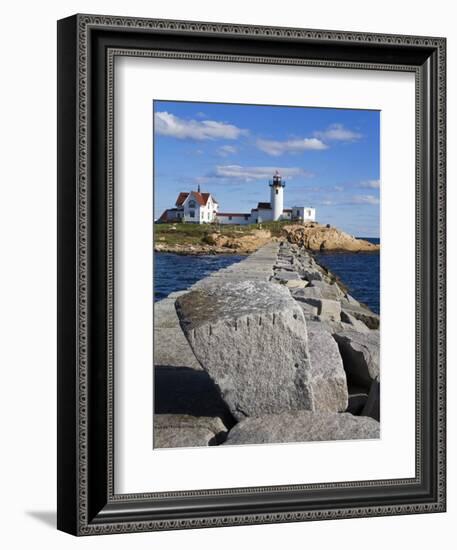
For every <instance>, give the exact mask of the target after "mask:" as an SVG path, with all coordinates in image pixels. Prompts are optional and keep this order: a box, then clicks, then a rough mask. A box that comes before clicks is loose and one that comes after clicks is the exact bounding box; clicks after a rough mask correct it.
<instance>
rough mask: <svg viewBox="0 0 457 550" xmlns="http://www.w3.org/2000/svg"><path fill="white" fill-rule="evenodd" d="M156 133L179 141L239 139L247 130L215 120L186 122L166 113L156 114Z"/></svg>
mask: <svg viewBox="0 0 457 550" xmlns="http://www.w3.org/2000/svg"><path fill="white" fill-rule="evenodd" d="M154 122H155V132H156V133H157V134H159V135H162V136H170V137H175V138H177V139H196V140H200V141H201V140H206V139H210V140H214V139H238V138H239V137H240V136H241V135H246V134H247V133H248V131H247V130H243V129H242V128H238V127H237V126H234V125H233V124H227V123H226V122H217V121H215V120H201V121H200V120H185V119H183V118H179V117H177V116H175V115H173V114H171V113H168V112H166V111H160V112H157V113H155V116H154Z"/></svg>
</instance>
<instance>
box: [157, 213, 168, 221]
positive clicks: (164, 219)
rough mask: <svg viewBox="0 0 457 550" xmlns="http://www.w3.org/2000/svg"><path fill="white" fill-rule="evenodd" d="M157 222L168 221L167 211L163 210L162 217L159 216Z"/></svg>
mask: <svg viewBox="0 0 457 550" xmlns="http://www.w3.org/2000/svg"><path fill="white" fill-rule="evenodd" d="M157 221H158V222H167V221H168V210H164V211H163V212H162V215H161V216H160V218H159V219H158V220H157Z"/></svg>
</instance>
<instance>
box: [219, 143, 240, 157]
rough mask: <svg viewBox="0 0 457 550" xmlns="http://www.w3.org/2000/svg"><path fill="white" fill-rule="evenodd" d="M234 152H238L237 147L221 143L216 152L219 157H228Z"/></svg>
mask: <svg viewBox="0 0 457 550" xmlns="http://www.w3.org/2000/svg"><path fill="white" fill-rule="evenodd" d="M235 153H238V149H237V148H236V147H234V146H233V145H222V147H219V149H218V150H217V154H218V155H219V156H220V157H228V156H229V155H234V154H235Z"/></svg>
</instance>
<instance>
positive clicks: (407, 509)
mask: <svg viewBox="0 0 457 550" xmlns="http://www.w3.org/2000/svg"><path fill="white" fill-rule="evenodd" d="M68 20H72V22H73V24H74V23H75V22H76V25H75V27H77V31H76V32H75V33H74V36H75V41H74V44H75V49H76V44H77V55H75V59H74V62H75V65H76V66H75V73H74V74H75V75H76V74H77V82H76V83H75V84H77V85H76V86H74V88H75V89H76V90H77V94H78V98H77V99H76V98H74V104H75V110H74V111H73V113H75V112H77V113H78V115H77V120H75V121H74V123H75V124H76V126H77V130H78V138H79V140H78V143H75V147H74V151H76V150H77V151H78V154H77V158H75V159H74V160H75V164H73V165H72V166H73V167H74V166H76V170H77V180H78V184H77V194H76V196H77V199H78V218H77V220H76V224H74V226H73V229H75V228H76V226H77V231H76V233H77V234H76V235H75V241H74V243H75V245H76V244H77V247H76V248H77V251H76V253H77V259H78V261H77V265H75V266H74V267H75V269H74V273H73V274H72V275H73V280H74V279H75V274H76V273H77V277H78V280H77V282H76V284H75V288H76V286H77V289H78V291H77V292H78V296H77V297H75V302H76V301H77V300H79V303H78V307H77V315H78V317H77V322H78V327H77V331H78V332H77V338H78V341H77V342H76V346H75V348H74V349H77V350H78V364H77V366H76V371H73V372H77V374H78V376H79V378H78V380H73V389H74V400H73V401H72V403H75V402H76V405H77V409H78V410H77V415H78V417H77V419H75V423H74V424H73V427H74V426H76V424H77V426H78V427H77V429H76V430H75V431H76V432H77V433H76V434H75V433H74V431H73V432H72V434H73V435H75V437H73V443H72V445H73V448H74V451H75V456H74V462H75V470H77V482H76V485H77V487H73V491H72V493H71V494H74V493H76V492H77V495H76V497H75V499H74V500H73V503H72V505H71V506H68V507H66V508H65V506H64V508H63V509H62V514H63V515H67V514H68V513H70V512H71V513H73V512H75V510H76V514H75V517H76V515H77V526H76V529H75V530H73V528H74V522H71V528H68V529H67V528H65V527H66V525H67V524H65V521H63V520H61V521H60V522H59V528H62V529H63V530H67V531H68V532H72V533H74V534H75V531H76V534H84V535H88V534H108V533H119V532H134V531H150V530H166V529H187V528H202V527H212V526H224V525H225V526H227V525H247V524H259V523H277V522H283V521H287V522H291V521H307V520H319V519H337V518H350V517H369V516H376V515H395V514H405V513H411V514H412V513H424V512H437V511H443V510H444V507H445V489H444V488H443V489H442V490H440V491H438V494H437V499H436V500H435V501H434V502H428V503H422V504H413V505H408V506H406V505H393V506H385V505H382V506H376V505H374V506H370V507H365V508H363V509H362V508H345V509H331V510H312V511H308V512H294V513H265V514H263V513H262V514H256V515H255V516H254V515H248V516H236V515H235V516H230V517H217V518H211V517H208V518H199V519H192V520H191V519H187V520H185V519H183V520H170V521H154V520H151V521H147V520H145V521H139V522H137V521H131V522H129V521H126V522H125V523H111V524H108V523H106V524H103V523H102V524H98V525H95V524H89V522H88V517H87V498H88V488H89V487H88V477H87V476H88V472H87V424H86V418H85V416H86V414H87V402H86V393H87V321H88V319H87V284H86V276H87V246H88V245H89V243H88V241H87V237H88V232H87V203H86V201H87V180H86V173H87V170H86V168H87V167H86V158H87V157H86V155H87V141H86V135H87V114H88V113H87V112H88V99H87V91H88V83H87V78H88V72H87V71H88V34H89V33H88V30H89V27H94V26H95V27H98V28H107V29H108V28H111V30H113V28H114V29H119V30H120V31H121V30H127V29H131V30H133V29H136V30H140V29H141V30H143V31H144V30H156V31H158V32H160V31H169V32H176V33H188V34H191V33H198V34H202V33H204V34H208V35H211V36H215V35H220V34H229V35H232V34H233V35H238V36H239V35H244V36H245V37H247V38H250V37H252V38H255V37H256V36H262V37H265V36H270V37H271V38H293V39H303V40H318V41H322V42H326V41H338V40H341V41H343V42H354V43H356V44H360V45H363V44H368V43H371V44H376V43H377V44H382V45H386V44H390V45H391V46H397V45H398V46H409V47H415V46H417V47H429V48H431V49H433V50H435V52H438V54H439V59H440V62H439V64H438V69H437V74H436V77H437V80H439V85H438V86H437V88H438V89H437V90H435V89H434V90H433V92H434V93H436V96H437V98H436V101H437V103H438V105H439V106H440V115H439V116H438V120H437V121H435V122H436V123H437V126H438V132H439V134H440V136H441V137H440V138H439V139H438V143H437V148H438V157H439V158H440V159H441V160H442V162H443V165H441V164H440V167H441V166H443V168H442V170H441V168H440V174H439V177H438V180H439V185H438V189H437V195H436V197H437V201H438V203H439V205H440V206H443V205H444V200H445V196H444V180H445V175H444V173H445V168H444V155H445V137H444V136H443V135H442V134H443V131H444V124H445V84H444V79H445V69H444V62H445V39H442V38H433V37H414V36H403V35H384V34H371V33H357V32H340V31H318V30H307V29H289V28H275V27H264V26H262V27H255V26H252V25H233V24H223V23H204V22H190V21H166V20H154V19H137V18H131V17H127V18H125V17H115V16H114V17H112V16H103V15H100V16H98V15H93V16H92V15H77V16H73V18H69V19H68ZM64 21H67V20H62V21H61V22H59V24H62V28H63V23H64ZM67 39H68V37H67ZM62 43H63V44H65V40H63V42H62ZM59 45H61V44H60V42H59ZM59 67H61V65H59ZM361 68H363V67H361ZM62 101H63V98H62V96H61V95H60V93H59V102H62ZM59 120H60V115H59ZM59 128H60V126H59ZM67 131H68V128H67ZM59 135H60V134H59ZM62 135H63V134H62ZM75 141H76V140H75ZM59 156H60V155H59ZM71 170H73V168H71ZM71 170H70V171H71ZM59 174H60V172H59ZM73 175H74V172H73ZM74 183H75V182H73V184H74ZM59 190H60V192H62V189H61V178H60V176H59ZM64 203H65V204H64V206H65V205H67V206H68V204H69V203H67V202H65V201H64ZM60 205H61V203H60V202H59V206H60ZM73 207H74V203H73ZM67 223H68V220H67ZM444 224H445V220H444V213H443V215H442V216H439V217H438V219H437V228H438V238H437V241H435V243H434V244H436V245H437V248H438V250H439V252H438V254H439V257H440V258H441V255H442V253H443V251H444V249H445V236H444V229H445V225H444ZM60 229H63V230H64V231H65V228H63V227H61V224H60V222H59V230H60ZM62 252H63V251H62V246H61V242H60V241H59V255H60V256H61V260H60V261H63V253H62ZM73 261H74V259H73ZM444 261H445V260H444V258H442V259H441V260H439V261H438V270H437V271H438V273H437V277H438V280H439V284H438V296H434V297H433V298H434V301H436V302H437V304H438V307H439V314H438V320H437V322H438V325H439V327H438V329H439V335H440V336H439V337H438V342H437V347H438V352H439V358H438V362H437V367H438V374H439V380H440V381H441V383H440V384H439V385H438V401H439V402H440V404H441V407H442V405H443V403H444V399H445V396H444V376H445V373H444V347H443V346H444V344H445V341H444V322H445V317H444V316H445V312H444V309H443V308H444V301H445V280H444V271H443V270H444V267H445V264H444ZM59 267H60V268H62V266H61V263H60V262H59ZM59 281H60V277H59ZM61 292H62V289H61V287H60V283H59V293H61ZM59 295H60V294H59ZM67 298H68V297H67ZM59 304H60V306H62V303H61V302H60V301H59ZM60 306H59V307H60ZM61 310H62V308H61V307H60V309H59V311H61ZM75 313H76V312H75ZM60 319H61V318H60V317H59V321H60ZM62 320H63V317H62ZM59 343H60V344H61V345H62V333H59ZM437 357H438V356H437ZM72 360H73V362H74V358H73V359H72ZM62 372H63V369H62V361H61V359H59V373H60V375H62ZM65 372H66V371H65ZM66 387H67V386H66ZM59 388H60V386H59ZM59 393H60V389H59ZM60 401H62V399H61V398H60ZM61 412H65V409H64V408H62V407H60V406H59V415H60V413H61ZM71 414H73V415H76V411H73V412H72V413H71ZM444 414H445V412H444V410H443V408H441V409H440V412H439V413H438V422H437V423H438V425H439V427H441V428H443V429H444V422H445V420H444ZM60 425H61V426H62V423H61V424H60ZM62 434H63V430H62V429H61V428H59V436H61V435H62ZM76 441H77V442H78V443H77V445H76ZM436 444H437V446H438V453H439V454H441V456H442V459H441V460H442V461H441V462H440V465H439V467H438V479H437V480H436V481H437V484H438V483H441V484H442V483H444V476H445V440H444V435H442V436H440V437H438V438H437V441H436ZM62 446H63V443H59V451H60V455H59V467H60V471H61V472H63V471H64V470H63V469H62V465H63V464H62V460H61V459H62ZM69 454H71V453H68V451H67V456H68V455H69ZM76 462H77V464H76ZM66 471H69V468H68V470H66ZM69 494H70V493H69ZM59 502H60V504H61V505H62V502H64V504H65V501H62V499H60V500H59ZM72 519H73V520H74V519H75V518H74V517H73V518H72Z"/></svg>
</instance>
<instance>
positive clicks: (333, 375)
mask: <svg viewBox="0 0 457 550" xmlns="http://www.w3.org/2000/svg"><path fill="white" fill-rule="evenodd" d="M308 346H309V354H310V360H311V370H312V376H311V380H312V388H313V394H314V409H315V410H316V411H325V412H335V411H345V410H346V409H347V406H348V389H347V380H346V373H345V371H344V367H343V361H342V359H341V355H340V352H339V349H338V345H337V343H336V342H335V340H334V339H333V337H332V335H331V334H330V332H327V331H326V330H324V329H322V328H321V327H317V326H316V323H312V324H308Z"/></svg>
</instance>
